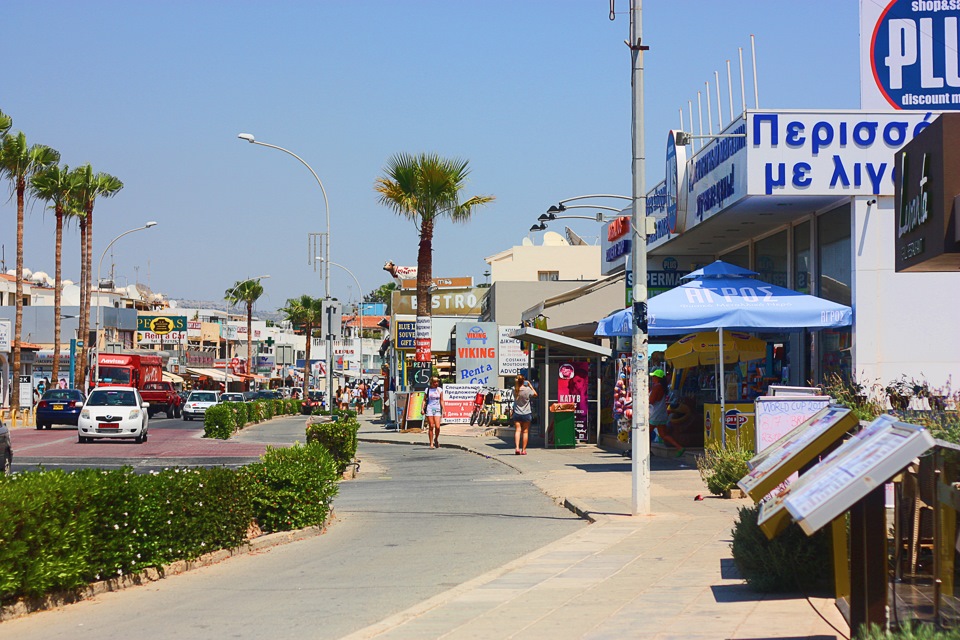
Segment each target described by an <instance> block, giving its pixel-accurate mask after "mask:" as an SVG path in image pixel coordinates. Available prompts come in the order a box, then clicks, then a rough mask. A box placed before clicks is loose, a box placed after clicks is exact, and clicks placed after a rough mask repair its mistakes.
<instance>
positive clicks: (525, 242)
mask: <svg viewBox="0 0 960 640" xmlns="http://www.w3.org/2000/svg"><path fill="white" fill-rule="evenodd" d="M520 246H521V247H532V246H533V240H531V239H530V238H524V239H523V240H521V241H520Z"/></svg>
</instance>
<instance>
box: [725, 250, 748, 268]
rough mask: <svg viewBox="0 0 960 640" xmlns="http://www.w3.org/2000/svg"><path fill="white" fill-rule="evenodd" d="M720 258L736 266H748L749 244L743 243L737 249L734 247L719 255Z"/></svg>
mask: <svg viewBox="0 0 960 640" xmlns="http://www.w3.org/2000/svg"><path fill="white" fill-rule="evenodd" d="M720 259H721V260H723V261H724V262H729V263H730V264H734V265H737V266H738V267H743V268H744V269H749V268H750V245H748V244H745V245H743V246H742V247H740V248H739V249H734V250H733V251H731V252H730V253H725V254H723V255H722V256H720Z"/></svg>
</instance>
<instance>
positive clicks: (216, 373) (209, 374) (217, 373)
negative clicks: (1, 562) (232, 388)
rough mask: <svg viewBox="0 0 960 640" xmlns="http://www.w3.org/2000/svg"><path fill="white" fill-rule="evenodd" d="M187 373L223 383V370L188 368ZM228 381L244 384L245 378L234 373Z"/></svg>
mask: <svg viewBox="0 0 960 640" xmlns="http://www.w3.org/2000/svg"><path fill="white" fill-rule="evenodd" d="M187 373H189V374H190V375H192V376H198V377H204V378H210V379H211V380H220V381H221V382H222V381H223V370H222V369H204V368H200V367H187ZM227 380H228V381H229V382H243V378H240V377H239V376H235V375H233V374H232V373H228V374H227Z"/></svg>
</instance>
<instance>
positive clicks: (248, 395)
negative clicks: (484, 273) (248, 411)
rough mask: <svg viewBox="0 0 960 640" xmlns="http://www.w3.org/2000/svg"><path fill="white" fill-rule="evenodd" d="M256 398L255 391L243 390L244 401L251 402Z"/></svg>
mask: <svg viewBox="0 0 960 640" xmlns="http://www.w3.org/2000/svg"><path fill="white" fill-rule="evenodd" d="M256 399H257V392H256V391H244V392H243V401H244V402H253V401H254V400H256Z"/></svg>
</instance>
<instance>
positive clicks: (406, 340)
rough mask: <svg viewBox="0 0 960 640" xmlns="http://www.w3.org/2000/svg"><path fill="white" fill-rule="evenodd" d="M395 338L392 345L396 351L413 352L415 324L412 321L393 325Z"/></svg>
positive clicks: (415, 334)
mask: <svg viewBox="0 0 960 640" xmlns="http://www.w3.org/2000/svg"><path fill="white" fill-rule="evenodd" d="M394 326H395V327H396V331H397V337H396V340H395V341H394V344H395V345H396V347H397V350H398V351H413V350H414V348H415V347H416V339H417V323H416V322H415V321H413V320H409V321H405V320H400V321H397V322H395V323H394Z"/></svg>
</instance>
